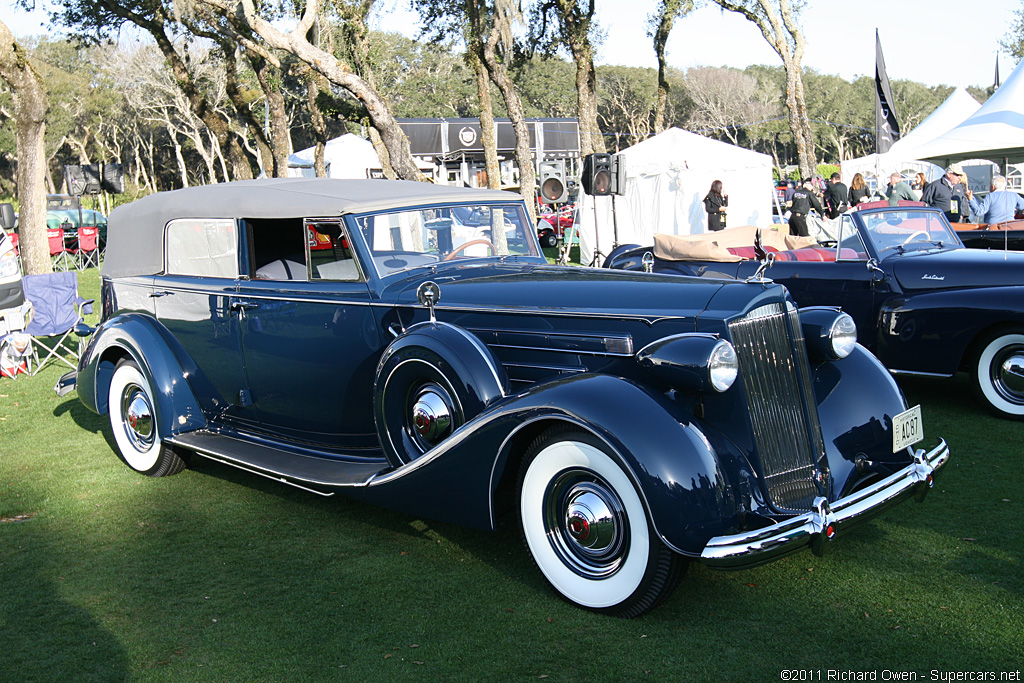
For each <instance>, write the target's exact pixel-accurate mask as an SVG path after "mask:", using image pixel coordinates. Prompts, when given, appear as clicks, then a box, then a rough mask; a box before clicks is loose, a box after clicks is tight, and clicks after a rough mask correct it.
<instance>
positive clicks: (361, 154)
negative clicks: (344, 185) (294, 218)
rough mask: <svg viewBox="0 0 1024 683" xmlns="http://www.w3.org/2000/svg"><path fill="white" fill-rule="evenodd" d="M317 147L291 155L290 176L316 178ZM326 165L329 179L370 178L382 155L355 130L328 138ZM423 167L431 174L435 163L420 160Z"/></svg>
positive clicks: (417, 162)
mask: <svg viewBox="0 0 1024 683" xmlns="http://www.w3.org/2000/svg"><path fill="white" fill-rule="evenodd" d="M315 153H316V148H315V147H309V148H307V149H304V150H301V151H299V152H296V153H295V154H292V155H291V156H289V157H288V175H289V176H291V177H293V178H299V177H304V176H305V177H314V176H315V175H316V171H315V170H314V168H313V161H314V156H315ZM324 165H325V166H327V177H328V178H349V179H358V178H363V179H365V178H369V177H370V176H369V174H368V171H370V170H380V168H381V164H380V157H378V156H377V150H375V149H374V148H373V143H372V142H370V141H369V140H366V139H365V138H361V137H359V136H358V135H353V134H352V133H346V134H344V135H342V136H341V137H337V138H334V139H333V140H328V141H327V144H326V145H325V147H324ZM416 165H417V166H419V167H420V170H422V171H424V172H426V173H428V174H429V173H430V172H431V171H433V170H434V166H433V164H430V163H428V162H421V161H419V160H417V161H416Z"/></svg>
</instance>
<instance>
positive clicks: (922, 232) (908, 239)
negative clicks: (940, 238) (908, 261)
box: [903, 230, 931, 244]
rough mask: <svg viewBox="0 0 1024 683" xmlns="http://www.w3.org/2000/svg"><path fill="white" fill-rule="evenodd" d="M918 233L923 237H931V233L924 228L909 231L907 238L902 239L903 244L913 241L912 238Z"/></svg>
mask: <svg viewBox="0 0 1024 683" xmlns="http://www.w3.org/2000/svg"><path fill="white" fill-rule="evenodd" d="M918 235H920V236H921V237H924V238H925V239H928V238H929V237H931V235H929V234H928V233H926V232H925V231H924V230H916V231H914V232H912V233H910V236H909V237H907V239H905V240H903V244H910V243H911V242H913V241H914V238H915V237H917V236H918Z"/></svg>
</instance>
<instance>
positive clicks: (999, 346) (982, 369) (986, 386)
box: [975, 334, 1024, 416]
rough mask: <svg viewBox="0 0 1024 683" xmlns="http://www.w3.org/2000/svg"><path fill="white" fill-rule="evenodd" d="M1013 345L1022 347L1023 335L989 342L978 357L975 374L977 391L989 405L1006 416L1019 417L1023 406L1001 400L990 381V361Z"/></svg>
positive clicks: (1022, 413) (997, 338)
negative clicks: (978, 390)
mask: <svg viewBox="0 0 1024 683" xmlns="http://www.w3.org/2000/svg"><path fill="white" fill-rule="evenodd" d="M1014 344H1019V345H1021V346H1024V334H1004V335H1001V336H999V337H996V338H995V339H993V340H992V341H990V342H989V343H988V344H986V345H985V348H984V349H982V351H981V354H980V355H979V356H978V365H977V367H976V368H975V372H976V373H977V382H978V389H980V390H981V393H982V396H984V397H985V400H986V401H988V403H989V404H990V405H992V406H994V407H995V408H996V410H999V411H1001V412H1003V413H1006V414H1008V415H1015V416H1020V415H1024V405H1018V404H1016V403H1011V402H1009V401H1007V400H1006V399H1005V398H1003V396H1002V395H1001V394H1000V393H999V392H998V391H997V390H996V388H995V386H994V385H993V383H992V379H991V374H992V373H991V365H992V359H993V358H995V356H996V354H998V353H999V352H1000V351H1002V350H1003V349H1005V348H1006V347H1007V346H1010V345H1014Z"/></svg>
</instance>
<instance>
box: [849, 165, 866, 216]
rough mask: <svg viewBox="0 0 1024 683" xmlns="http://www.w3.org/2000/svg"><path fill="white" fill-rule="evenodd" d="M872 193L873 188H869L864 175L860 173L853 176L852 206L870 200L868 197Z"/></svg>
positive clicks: (851, 189)
mask: <svg viewBox="0 0 1024 683" xmlns="http://www.w3.org/2000/svg"><path fill="white" fill-rule="evenodd" d="M870 195H871V190H870V189H869V188H868V184H867V183H866V182H864V176H863V175H861V174H860V173H858V174H856V175H855V176H853V180H852V181H850V207H851V208H852V207H855V206H857V205H858V204H860V203H861V202H866V201H868V197H869V196H870Z"/></svg>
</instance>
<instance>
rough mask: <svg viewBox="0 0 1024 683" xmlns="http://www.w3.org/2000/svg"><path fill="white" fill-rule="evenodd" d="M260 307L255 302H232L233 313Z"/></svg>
mask: <svg viewBox="0 0 1024 683" xmlns="http://www.w3.org/2000/svg"><path fill="white" fill-rule="evenodd" d="M259 307H260V305H259V304H258V303H256V302H254V301H232V302H231V310H232V311H251V310H252V309H254V308H259Z"/></svg>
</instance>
